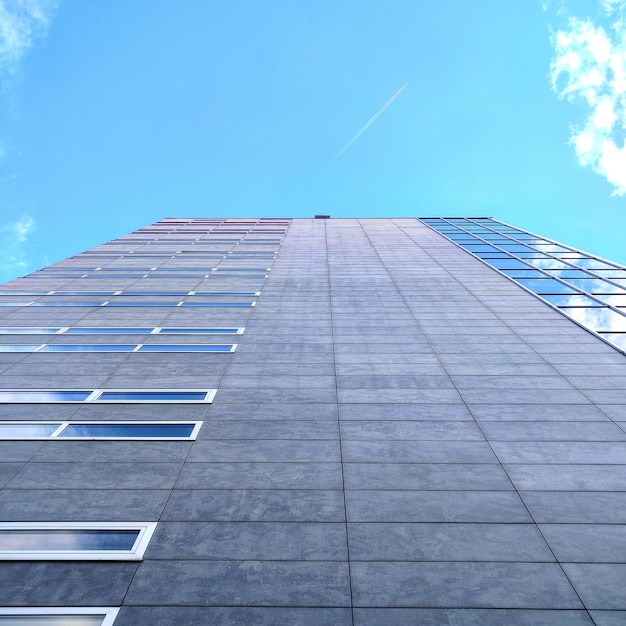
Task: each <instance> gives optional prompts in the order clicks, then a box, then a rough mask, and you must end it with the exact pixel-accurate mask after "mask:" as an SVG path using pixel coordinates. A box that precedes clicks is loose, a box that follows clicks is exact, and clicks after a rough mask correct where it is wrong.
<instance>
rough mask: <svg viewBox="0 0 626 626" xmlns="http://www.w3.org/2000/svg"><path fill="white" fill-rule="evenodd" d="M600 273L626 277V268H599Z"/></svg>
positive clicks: (613, 276) (606, 275)
mask: <svg viewBox="0 0 626 626" xmlns="http://www.w3.org/2000/svg"><path fill="white" fill-rule="evenodd" d="M598 274H600V275H601V276H604V277H605V278H624V279H626V270H615V269H613V270H599V271H598Z"/></svg>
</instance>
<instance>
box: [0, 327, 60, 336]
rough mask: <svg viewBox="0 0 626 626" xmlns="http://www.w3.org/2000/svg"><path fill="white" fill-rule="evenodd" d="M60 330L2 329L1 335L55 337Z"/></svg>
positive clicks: (0, 329) (0, 330)
mask: <svg viewBox="0 0 626 626" xmlns="http://www.w3.org/2000/svg"><path fill="white" fill-rule="evenodd" d="M60 330H61V329H60V328H34V327H33V328H0V335H54V334H55V333H58V332H59V331H60Z"/></svg>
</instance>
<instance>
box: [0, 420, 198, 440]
mask: <svg viewBox="0 0 626 626" xmlns="http://www.w3.org/2000/svg"><path fill="white" fill-rule="evenodd" d="M41 424H51V425H58V428H57V429H56V430H55V431H54V432H52V433H50V434H49V435H47V436H46V435H41V436H34V437H3V436H1V435H0V441H50V440H55V441H194V440H196V439H197V438H198V433H199V432H200V428H201V427H202V424H203V422H202V421H197V420H185V421H178V422H175V421H119V420H117V421H116V420H110V421H102V420H99V421H97V422H94V421H88V420H80V421H78V420H77V421H72V422H68V421H61V420H56V421H40V420H37V421H13V420H11V421H0V426H5V425H7V426H14V425H28V426H39V425H41ZM91 424H94V425H97V426H103V425H114V426H126V425H131V426H153V425H155V424H157V425H160V424H174V425H176V426H184V425H191V424H193V429H192V431H191V433H189V435H187V436H186V437H63V436H62V435H63V432H64V431H65V429H66V428H67V427H68V426H89V425H91Z"/></svg>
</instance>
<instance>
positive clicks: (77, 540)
mask: <svg viewBox="0 0 626 626" xmlns="http://www.w3.org/2000/svg"><path fill="white" fill-rule="evenodd" d="M156 527H157V524H156V522H106V523H103V522H0V560H5V561H6V560H11V561H33V560H53V561H59V560H60V561H69V560H71V561H84V560H88V561H102V560H106V561H141V560H142V558H143V555H144V553H145V551H146V548H147V547H148V543H149V542H150V539H151V538H152V535H153V534H154V531H155V529H156Z"/></svg>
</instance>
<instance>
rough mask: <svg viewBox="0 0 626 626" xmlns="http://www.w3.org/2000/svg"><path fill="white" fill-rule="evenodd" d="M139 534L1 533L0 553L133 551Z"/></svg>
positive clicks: (42, 530) (11, 531)
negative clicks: (30, 551)
mask: <svg viewBox="0 0 626 626" xmlns="http://www.w3.org/2000/svg"><path fill="white" fill-rule="evenodd" d="M138 535H139V531H138V530H87V529H85V530H83V529H67V530H63V529H59V530H53V529H50V530H47V529H41V530H39V529H33V530H11V529H0V550H2V551H8V550H11V551H14V550H34V551H37V552H40V551H48V550H55V551H56V550H71V551H77V550H81V551H82V550H131V549H132V547H133V545H135V541H136V539H137V537H138Z"/></svg>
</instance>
